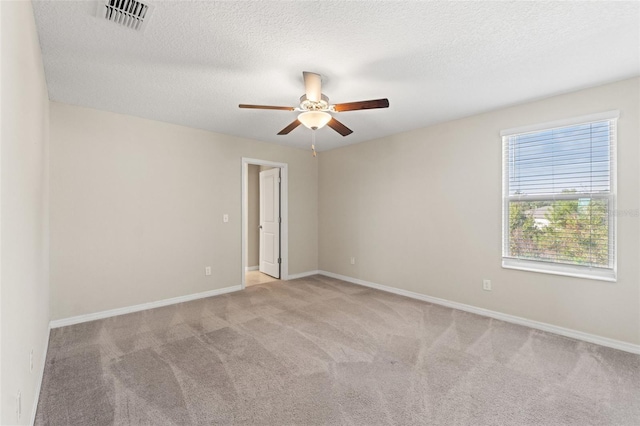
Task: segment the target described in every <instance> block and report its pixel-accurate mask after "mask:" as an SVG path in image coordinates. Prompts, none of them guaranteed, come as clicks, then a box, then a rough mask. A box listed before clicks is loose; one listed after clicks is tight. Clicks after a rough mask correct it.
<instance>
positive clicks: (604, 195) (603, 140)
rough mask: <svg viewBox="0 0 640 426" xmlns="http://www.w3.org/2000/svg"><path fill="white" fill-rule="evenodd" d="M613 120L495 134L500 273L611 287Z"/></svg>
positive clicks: (605, 116)
mask: <svg viewBox="0 0 640 426" xmlns="http://www.w3.org/2000/svg"><path fill="white" fill-rule="evenodd" d="M618 115H619V114H618V112H617V111H611V112H607V113H602V114H595V115H592V116H588V117H580V118H576V119H572V120H567V121H563V122H555V123H547V124H543V125H538V126H531V127H527V128H520V129H511V130H505V131H503V132H502V133H501V135H502V146H503V160H502V162H503V175H502V177H503V214H502V216H503V217H502V221H503V231H502V232H503V238H502V241H503V243H502V266H503V267H505V268H515V269H524V270H530V271H537V272H547V273H554V274H561V275H571V276H579V277H585V278H593V279H601V280H607V281H615V270H616V251H615V240H616V236H615V217H614V214H613V212H614V211H615V158H616V156H615V140H616V124H617V118H618Z"/></svg>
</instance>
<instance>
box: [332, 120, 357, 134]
mask: <svg viewBox="0 0 640 426" xmlns="http://www.w3.org/2000/svg"><path fill="white" fill-rule="evenodd" d="M327 126H329V127H331V128H332V129H333V130H335V131H336V132H338V133H340V134H341V135H342V136H348V135H350V134H351V133H353V130H351V129H350V128H348V127H347V126H345V125H344V124H342V123H341V122H339V121H338V120H336V119H335V118H333V117H332V118H331V120H329V122H328V123H327Z"/></svg>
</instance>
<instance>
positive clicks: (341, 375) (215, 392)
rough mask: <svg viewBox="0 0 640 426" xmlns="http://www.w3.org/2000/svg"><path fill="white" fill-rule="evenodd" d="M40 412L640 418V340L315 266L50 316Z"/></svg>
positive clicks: (554, 421) (93, 419) (120, 418)
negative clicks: (154, 305) (77, 316)
mask: <svg viewBox="0 0 640 426" xmlns="http://www.w3.org/2000/svg"><path fill="white" fill-rule="evenodd" d="M36 424H38V425H67V424H69V425H110V424H117V425H139V424H144V425H191V424H200V425H210V424H223V425H226V424H258V425H294V424H298V425H313V424H332V425H339V424H344V425H391V424H395V425H565V424H570V425H581V426H584V425H638V424H640V356H638V355H633V354H629V353H625V352H621V351H617V350H613V349H608V348H604V347H601V346H597V345H593V344H589V343H584V342H579V341H576V340H572V339H567V338H564V337H560V336H557V335H553V334H549V333H545V332H541V331H536V330H533V329H529V328H526V327H520V326H516V325H511V324H507V323H504V322H501V321H496V320H492V319H489V318H484V317H480V316H476V315H472V314H468V313H465V312H461V311H457V310H453V309H448V308H444V307H441V306H438V305H431V304H428V303H424V302H420V301H416V300H413V299H408V298H404V297H400V296H396V295H393V294H388V293H383V292H380V291H376V290H371V289H368V288H364V287H360V286H356V285H352V284H349V283H345V282H342V281H338V280H334V279H330V278H326V277H321V276H314V277H310V278H306V279H299V280H295V281H288V282H276V283H272V284H263V285H259V286H255V287H251V288H248V289H246V290H245V291H242V292H237V293H233V294H228V295H224V296H217V297H211V298H207V299H201V300H198V301H193V302H188V303H183V304H179V305H173V306H168V307H164V308H158V309H153V310H148V311H144V312H139V313H134V314H129V315H123V316H119V317H114V318H108V319H104V320H99V321H93V322H89V323H84V324H78V325H74V326H69V327H64V328H58V329H54V330H52V332H51V339H50V344H49V353H48V356H47V361H46V369H45V376H44V381H43V384H42V391H41V394H40V403H39V406H38V412H37V419H36Z"/></svg>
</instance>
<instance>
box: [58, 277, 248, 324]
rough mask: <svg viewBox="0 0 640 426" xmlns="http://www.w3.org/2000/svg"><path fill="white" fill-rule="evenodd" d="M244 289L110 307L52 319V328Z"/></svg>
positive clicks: (216, 291)
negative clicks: (106, 309) (89, 312)
mask: <svg viewBox="0 0 640 426" xmlns="http://www.w3.org/2000/svg"><path fill="white" fill-rule="evenodd" d="M239 290H242V287H241V286H239V285H234V286H231V287H225V288H218V289H215V290H209V291H204V292H202V293H195V294H188V295H186V296H178V297H172V298H171V299H163V300H158V301H156V302H149V303H142V304H140V305H133V306H126V307H124V308H116V309H109V310H108V311H101V312H95V313H92V314H86V315H78V316H75V317H69V318H63V319H59V320H54V321H51V323H50V327H51V328H58V327H64V326H67V325H73V324H80V323H81V322H87V321H95V320H98V319H103V318H109V317H115V316H117V315H124V314H130V313H132V312H138V311H144V310H146V309H153V308H159V307H161V306H167V305H173V304H176V303H182V302H189V301H190V300H196V299H203V298H205V297H211V296H218V295H220V294H225V293H231V292H234V291H239Z"/></svg>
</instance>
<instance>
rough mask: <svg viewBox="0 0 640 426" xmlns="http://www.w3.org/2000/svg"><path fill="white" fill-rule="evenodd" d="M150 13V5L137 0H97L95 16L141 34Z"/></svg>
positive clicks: (151, 7) (151, 8) (151, 9)
mask: <svg viewBox="0 0 640 426" xmlns="http://www.w3.org/2000/svg"><path fill="white" fill-rule="evenodd" d="M152 11H153V6H152V5H150V4H147V3H142V2H140V1H137V0H99V1H98V9H97V10H96V16H97V17H98V18H100V19H106V20H108V21H112V22H115V23H116V24H119V25H122V26H125V27H127V28H131V29H133V30H136V31H141V32H142V31H144V29H145V27H146V26H147V22H149V18H151V12H152Z"/></svg>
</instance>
